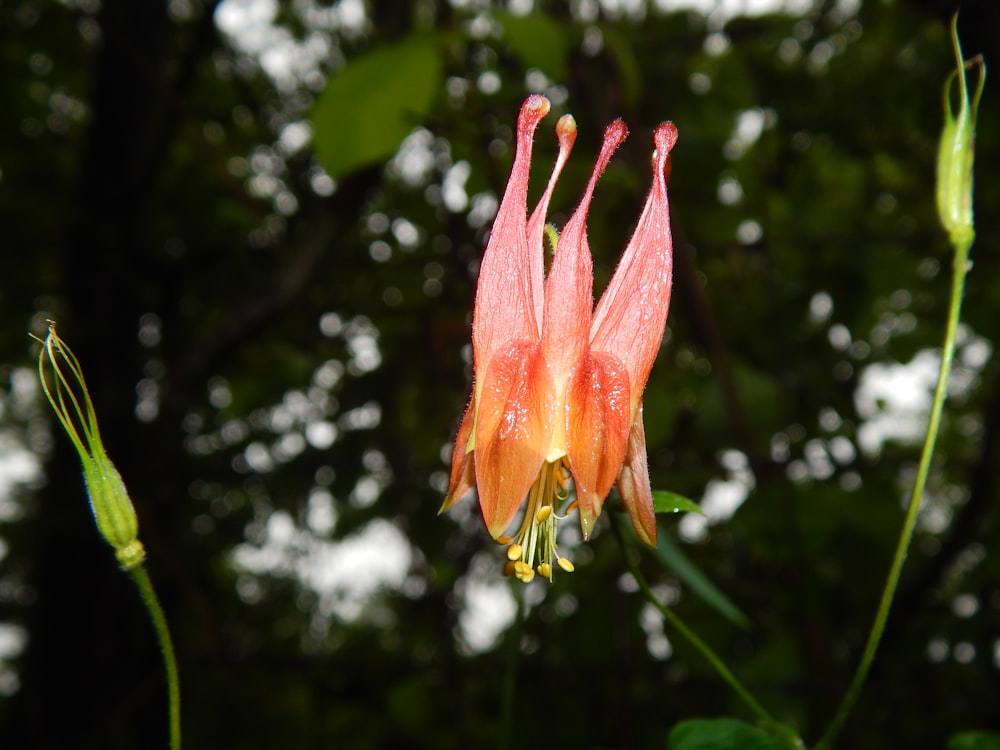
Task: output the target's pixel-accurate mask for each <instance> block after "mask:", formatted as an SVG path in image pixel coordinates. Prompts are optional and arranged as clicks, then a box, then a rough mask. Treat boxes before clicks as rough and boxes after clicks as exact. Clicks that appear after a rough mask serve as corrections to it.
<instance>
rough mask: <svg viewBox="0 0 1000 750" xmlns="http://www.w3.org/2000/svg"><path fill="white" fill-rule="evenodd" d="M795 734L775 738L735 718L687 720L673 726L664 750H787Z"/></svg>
mask: <svg viewBox="0 0 1000 750" xmlns="http://www.w3.org/2000/svg"><path fill="white" fill-rule="evenodd" d="M794 738H795V733H794V732H792V731H791V730H789V732H788V736H785V737H779V736H777V735H775V734H773V733H772V732H768V731H767V730H765V729H761V728H759V727H755V726H753V725H752V724H747V723H746V722H744V721H740V720H739V719H691V720H690V721H682V722H681V723H680V724H678V725H677V726H675V727H674V728H673V729H672V730H671V732H670V737H669V739H668V740H667V750H787V748H789V747H795V746H796V744H795V742H796V741H795V739H794Z"/></svg>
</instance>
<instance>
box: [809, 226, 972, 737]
mask: <svg viewBox="0 0 1000 750" xmlns="http://www.w3.org/2000/svg"><path fill="white" fill-rule="evenodd" d="M971 247H972V239H971V238H969V239H968V240H966V241H960V242H957V243H956V244H955V256H954V261H953V267H954V274H953V277H952V282H951V300H950V305H949V310H948V324H947V328H946V329H945V336H944V348H943V350H942V352H941V367H940V369H939V370H938V379H937V385H936V386H935V388H934V401H933V403H932V405H931V415H930V422H929V424H928V426H927V436H926V437H925V438H924V447H923V451H922V453H921V455H920V467H919V468H918V470H917V477H916V480H915V481H914V485H913V495H912V497H911V499H910V506H909V508H907V511H906V518H905V519H904V521H903V530H902V532H901V533H900V535H899V542H898V544H897V545H896V553H895V555H894V556H893V559H892V567H891V568H890V569H889V575H888V577H887V578H886V582H885V588H884V589H883V591H882V598H881V600H880V601H879V606H878V611H877V612H876V614H875V621H874V622H873V623H872V628H871V631H870V632H869V633H868V642H867V643H866V644H865V650H864V653H862V655H861V661H860V662H859V663H858V668H857V671H856V672H855V673H854V679H853V680H852V681H851V684H850V687H848V689H847V693H846V694H845V695H844V698H843V701H842V702H841V704H840V707H839V708H838V709H837V713H836V715H835V716H834V717H833V721H831V722H830V726H829V727H828V728H827V730H826V732H825V733H824V734H823V736H822V738H820V740H819V742H818V743H816V746H815V749H814V750H827V748H829V747H830V746H831V743H832V742H833V740H834V739H835V738H836V736H837V734H838V733H839V732H840V729H841V728H842V727H843V725H844V722H845V721H846V720H847V716H848V714H850V712H851V709H852V708H854V704H855V703H856V702H857V700H858V698H859V696H860V695H861V689H862V687H863V686H864V682H865V679H866V678H867V677H868V672H869V670H870V669H871V665H872V662H873V661H874V660H875V652H876V651H877V650H878V646H879V641H880V640H881V639H882V633H883V632H884V631H885V625H886V622H887V621H888V619H889V609H890V607H891V606H892V600H893V597H894V596H895V594H896V588H897V587H898V586H899V578H900V575H901V574H902V571H903V563H904V562H905V561H906V553H907V550H908V549H909V547H910V542H911V540H912V539H913V531H914V529H915V528H916V525H917V518H918V516H919V515H920V505H921V503H922V501H923V496H924V488H925V486H926V485H927V475H928V473H929V472H930V467H931V459H932V458H933V457H934V446H935V444H936V443H937V437H938V432H940V429H941V415H942V413H943V412H944V402H945V398H946V397H947V394H948V378H949V377H950V375H951V365H952V361H953V359H954V357H955V337H956V335H957V333H958V322H959V320H960V317H961V312H962V295H963V292H964V290H965V277H966V276H967V275H968V272H969V269H970V268H971V263H970V262H969V250H970V249H971Z"/></svg>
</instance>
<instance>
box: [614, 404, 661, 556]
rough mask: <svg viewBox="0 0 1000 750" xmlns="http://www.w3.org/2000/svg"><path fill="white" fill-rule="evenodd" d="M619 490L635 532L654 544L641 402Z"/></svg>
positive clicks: (651, 501) (653, 525)
mask: <svg viewBox="0 0 1000 750" xmlns="http://www.w3.org/2000/svg"><path fill="white" fill-rule="evenodd" d="M618 492H619V494H621V496H622V503H623V504H624V505H625V510H626V512H627V513H628V517H629V518H630V519H632V527H633V528H634V529H635V533H636V536H638V537H639V538H640V539H641V540H642V541H644V542H645V543H646V544H648V545H649V546H650V547H655V546H656V512H655V511H654V510H653V491H652V489H651V488H650V485H649V465H648V463H647V460H646V431H645V429H644V428H643V425H642V406H640V407H639V409H638V412H637V415H636V419H635V422H633V423H632V429H631V430H630V431H629V434H628V447H627V449H626V451H625V463H624V465H623V466H622V470H621V472H620V473H619V474H618Z"/></svg>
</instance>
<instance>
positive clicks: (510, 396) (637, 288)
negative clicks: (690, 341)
mask: <svg viewBox="0 0 1000 750" xmlns="http://www.w3.org/2000/svg"><path fill="white" fill-rule="evenodd" d="M548 111H549V102H548V100H547V99H546V98H545V97H542V96H531V97H529V98H528V99H527V101H525V103H524V105H523V106H522V107H521V114H520V116H519V117H518V121H517V148H516V152H515V155H514V166H513V168H512V170H511V176H510V180H509V182H508V183H507V190H506V192H505V193H504V197H503V200H502V201H501V203H500V208H499V210H498V212H497V217H496V221H495V222H494V223H493V231H492V232H491V234H490V239H489V242H488V243H487V245H486V252H485V254H484V255H483V262H482V265H481V267H480V270H479V286H478V289H477V290H476V305H475V312H474V314H473V320H472V353H473V368H474V370H475V388H474V390H473V393H472V399H471V403H470V404H469V408H468V410H467V411H466V412H465V416H464V417H463V418H462V424H461V426H460V427H459V430H458V437H457V438H456V440H455V450H454V454H453V456H452V465H451V482H450V486H449V488H448V496H447V497H446V498H445V501H444V505H443V506H442V510H447V509H448V508H450V507H451V506H452V505H453V504H454V503H455V502H457V501H458V500H459V499H461V497H462V496H463V495H464V494H465V493H466V492H467V491H468V490H469V489H471V488H472V487H473V486H475V487H476V488H477V489H478V492H479V503H480V506H481V507H482V511H483V517H484V519H485V520H486V526H487V528H488V529H489V531H490V534H492V535H493V538H494V539H496V540H497V541H498V542H501V543H511V542H513V543H512V544H510V547H509V548H508V550H507V556H508V558H509V559H510V561H511V562H510V563H509V568H510V569H511V572H513V573H514V575H516V576H517V577H518V578H520V579H521V580H523V581H530V580H531V579H532V578H533V577H534V575H535V570H537V571H538V573H539V575H541V576H544V577H546V578H549V579H551V577H552V563H553V561H555V562H556V564H558V565H559V566H560V567H562V568H563V569H564V570H572V569H573V565H572V563H570V561H569V560H567V559H565V558H562V557H560V556H559V554H558V552H557V550H556V533H555V524H556V521H557V520H559V519H560V518H561V517H560V516H557V515H556V512H555V511H556V505H557V504H561V503H563V502H565V501H566V500H568V499H569V494H570V492H569V475H572V477H573V489H574V490H575V493H576V501H575V503H574V505H575V506H576V507H577V508H578V509H579V512H580V524H581V526H582V529H583V536H584V538H589V536H590V533H591V531H592V529H593V527H594V522H595V521H596V520H597V518H598V516H600V514H601V506H602V505H603V503H604V498H605V497H606V496H607V494H608V492H609V491H610V490H611V485H612V484H614V483H615V482H616V481H617V483H618V491H619V493H620V494H621V497H622V501H623V502H624V504H625V509H626V510H627V511H628V514H629V516H630V517H631V519H632V525H633V526H634V527H635V531H636V533H637V534H638V535H639V537H640V538H641V539H642V540H643V541H645V542H647V543H649V544H654V543H655V541H656V521H655V517H654V514H653V501H652V493H651V491H650V485H649V473H648V469H647V465H646V436H645V433H644V432H643V427H642V398H641V397H642V391H643V389H644V388H645V386H646V380H647V379H648V378H649V371H650V368H651V367H652V365H653V360H654V359H655V358H656V352H657V350H658V349H659V347H660V340H661V339H662V337H663V327H664V325H665V324H666V319H667V308H668V306H669V304H670V280H671V266H672V243H671V239H670V214H669V209H668V207H667V184H666V171H667V168H668V154H669V153H670V149H671V148H673V145H674V143H676V141H677V128H676V127H674V125H673V123H670V122H666V123H663V124H662V125H660V126H659V127H658V128H657V129H656V132H655V134H654V136H653V141H654V144H655V146H656V149H655V151H654V152H653V184H652V187H651V188H650V191H649V195H648V197H647V198H646V205H645V207H644V208H643V210H642V215H641V216H640V217H639V223H638V226H637V227H636V229H635V232H634V234H633V235H632V239H631V240H630V241H629V243H628V246H627V247H626V248H625V252H624V254H623V255H622V259H621V261H620V262H619V264H618V269H617V270H616V271H615V274H614V276H613V277H612V279H611V281H610V283H609V284H608V288H607V289H606V290H605V292H604V296H603V297H601V301H600V302H599V303H598V304H597V307H596V309H595V308H594V304H593V285H594V275H593V261H592V259H591V255H590V247H589V246H588V244H587V232H586V221H587V211H588V209H589V208H590V201H591V198H592V196H593V192H594V186H595V185H596V184H597V179H598V177H600V175H601V173H602V172H603V171H604V168H605V167H606V166H607V164H608V161H609V160H610V159H611V155H612V154H613V153H614V151H615V149H616V148H617V147H618V145H619V144H620V143H621V142H622V141H623V140H625V136H626V134H627V130H626V127H625V123H623V122H622V121H621V120H615V121H614V122H613V123H611V124H610V125H609V126H608V127H607V130H605V133H604V143H603V145H602V146H601V151H600V154H599V155H598V157H597V162H596V163H595V164H594V169H593V172H592V173H591V175H590V180H589V181H588V182H587V187H586V189H585V190H584V193H583V199H582V200H581V201H580V205H579V207H578V208H577V209H576V211H575V212H574V213H573V215H572V216H571V217H570V219H569V221H568V222H567V223H566V226H565V227H564V229H563V231H562V234H561V235H559V236H558V239H557V240H555V239H552V244H553V246H554V247H553V252H554V255H553V258H552V262H551V267H550V268H549V272H548V276H547V277H546V275H545V268H544V266H545V261H544V257H543V256H544V250H543V236H544V235H546V229H547V228H546V227H545V213H546V210H547V209H548V204H549V199H550V197H551V195H552V190H553V188H554V187H555V183H556V180H557V179H558V178H559V173H560V172H561V171H562V167H563V165H564V164H565V163H566V159H567V158H568V156H569V153H570V150H571V149H572V147H573V141H574V140H575V139H576V123H575V122H574V120H573V118H572V117H571V116H569V115H565V116H564V117H562V118H561V119H560V120H559V122H558V123H557V124H556V133H557V135H558V137H559V156H558V158H557V160H556V164H555V167H554V169H553V171H552V176H551V177H550V178H549V184H548V187H547V188H546V189H545V192H544V193H543V194H542V197H541V199H540V200H539V202H538V206H537V207H536V208H535V210H534V212H533V213H532V214H531V217H530V218H528V217H527V198H528V172H529V170H530V167H531V146H532V141H533V139H534V133H535V128H536V127H537V126H538V123H539V122H540V121H541V119H542V118H543V117H545V115H546V114H548ZM548 229H549V232H548V236H549V237H550V238H554V237H555V232H554V230H551V228H548ZM525 497H527V499H528V503H527V507H526V508H525V512H524V518H523V520H522V522H521V525H520V530H519V531H518V532H517V534H516V536H515V537H508V536H502V534H503V532H504V531H505V530H506V528H507V526H508V525H509V524H510V523H511V521H512V520H513V519H514V516H515V515H516V514H517V511H518V508H519V507H520V506H521V503H522V501H523V500H524V499H525ZM571 507H572V505H571V506H570V508H571ZM568 510H569V508H567V510H566V511H565V512H568ZM536 561H537V563H538V564H537V567H536Z"/></svg>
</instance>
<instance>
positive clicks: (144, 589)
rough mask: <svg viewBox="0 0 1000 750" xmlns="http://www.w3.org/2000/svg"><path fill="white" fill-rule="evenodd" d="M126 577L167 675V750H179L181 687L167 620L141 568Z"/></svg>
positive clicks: (129, 571)
mask: <svg viewBox="0 0 1000 750" xmlns="http://www.w3.org/2000/svg"><path fill="white" fill-rule="evenodd" d="M128 574H129V575H130V576H131V577H132V580H133V581H135V585H136V587H137V588H138V589H139V594H140V596H141V597H142V602H143V604H145V605H146V610H147V611H148V612H149V619H150V620H152V622H153V629H154V630H155V631H156V638H157V640H158V641H159V642H160V651H161V652H162V653H163V667H164V669H165V670H166V673H167V697H168V701H169V708H168V712H169V723H170V750H180V748H181V684H180V678H179V677H178V674H177V658H176V657H175V656H174V644H173V641H171V639H170V629H169V628H168V627H167V618H166V617H164V615H163V608H162V607H160V600H159V599H157V598H156V592H155V591H154V590H153V583H152V581H150V580H149V575H148V574H147V573H146V569H145V568H144V567H143V566H142V565H136V566H135V567H133V568H129V570H128Z"/></svg>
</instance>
